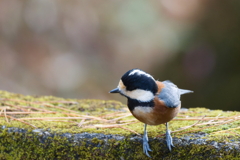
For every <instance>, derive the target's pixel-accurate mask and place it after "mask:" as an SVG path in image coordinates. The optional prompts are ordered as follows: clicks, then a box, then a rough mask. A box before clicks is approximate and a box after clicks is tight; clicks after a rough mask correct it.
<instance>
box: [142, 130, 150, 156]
mask: <svg viewBox="0 0 240 160" xmlns="http://www.w3.org/2000/svg"><path fill="white" fill-rule="evenodd" d="M148 151H152V150H151V149H150V147H149V144H148V137H147V135H144V136H143V152H144V153H145V154H146V155H147V156H148V157H150V158H151V156H150V155H149V154H148Z"/></svg>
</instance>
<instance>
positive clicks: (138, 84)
mask: <svg viewBox="0 0 240 160" xmlns="http://www.w3.org/2000/svg"><path fill="white" fill-rule="evenodd" d="M121 80H122V82H123V84H124V85H125V86H126V89H127V90H128V91H133V90H135V89H142V90H146V91H151V92H152V93H153V94H155V93H156V92H157V90H158V88H157V84H156V82H155V80H154V78H153V77H152V76H151V75H150V74H148V73H146V72H144V71H142V70H140V69H131V70H129V71H127V72H126V73H125V74H124V75H123V76H122V78H121Z"/></svg>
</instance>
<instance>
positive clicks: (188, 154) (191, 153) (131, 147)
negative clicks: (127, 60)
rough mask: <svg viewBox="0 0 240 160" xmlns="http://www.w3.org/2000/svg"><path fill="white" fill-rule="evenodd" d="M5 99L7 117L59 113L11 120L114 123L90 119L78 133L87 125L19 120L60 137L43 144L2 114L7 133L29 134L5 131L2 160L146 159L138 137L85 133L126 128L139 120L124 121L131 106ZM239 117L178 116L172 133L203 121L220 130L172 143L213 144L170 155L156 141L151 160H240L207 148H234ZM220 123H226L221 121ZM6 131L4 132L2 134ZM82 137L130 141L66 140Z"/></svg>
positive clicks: (200, 111)
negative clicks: (213, 143)
mask: <svg viewBox="0 0 240 160" xmlns="http://www.w3.org/2000/svg"><path fill="white" fill-rule="evenodd" d="M0 97H1V103H0V107H6V106H8V107H10V109H8V110H7V111H8V112H22V111H25V112H27V111H32V112H33V111H34V112H36V111H52V112H55V113H51V114H50V113H48V114H43V113H39V114H17V115H11V114H8V116H12V117H14V118H16V119H19V118H36V117H38V118H46V117H48V118H49V117H81V116H95V117H99V118H103V119H106V120H109V122H108V123H106V122H105V123H103V121H101V120H97V119H96V120H89V119H88V118H86V119H85V121H84V122H86V123H83V124H82V127H78V123H81V121H82V119H65V120H64V121H59V120H55V121H53V120H51V121H50V120H48V121H46V120H24V119H20V120H22V121H24V122H27V123H29V124H31V125H33V126H36V127H37V128H38V129H43V130H47V131H48V132H49V133H51V134H54V135H55V136H53V137H47V138H46V139H44V136H43V135H41V134H38V133H35V132H33V130H34V129H35V128H33V127H32V126H30V125H29V124H26V123H23V122H20V121H17V120H14V119H12V118H8V120H9V122H7V121H6V119H5V117H4V116H3V114H1V115H2V117H0V124H1V126H5V128H11V127H16V128H23V129H25V130H26V133H17V132H8V131H7V129H0V159H53V158H56V159H80V158H81V159H92V157H94V159H132V158H133V157H134V158H135V159H147V157H146V156H145V155H144V154H143V153H142V144H141V142H140V141H133V140H131V137H132V136H134V135H135V133H132V132H130V131H129V130H125V129H123V128H116V127H111V128H101V127H98V128H97V127H92V128H86V126H87V127H91V126H94V125H117V124H121V123H122V122H120V121H126V122H127V121H131V120H135V119H134V117H133V116H128V117H124V114H128V113H129V111H128V109H127V107H126V105H124V104H122V103H120V102H117V101H104V100H94V99H85V100H77V99H63V98H58V97H53V96H43V97H37V96H24V95H20V94H14V93H9V92H5V91H0ZM0 109H1V108H0ZM34 109H35V110H34ZM71 114H72V115H71ZM106 115H111V116H106ZM237 115H240V113H239V112H234V111H232V112H223V111H221V110H209V109H206V108H191V109H189V110H187V111H185V112H181V113H179V116H178V117H176V118H175V119H174V120H173V121H171V122H170V130H172V131H177V130H179V129H180V128H183V127H186V126H191V125H193V124H194V123H196V122H197V121H198V120H199V119H202V118H203V117H204V116H205V119H203V120H202V121H201V122H199V123H198V124H200V123H210V122H219V123H216V124H215V125H214V123H212V124H208V125H195V126H192V127H189V128H188V129H185V130H182V131H179V132H173V133H172V136H173V137H178V138H182V137H183V136H186V135H191V134H193V133H198V132H204V133H208V134H207V135H206V136H205V137H202V138H205V139H206V140H208V141H207V144H205V145H196V144H191V145H189V146H188V147H187V148H186V146H181V145H176V147H175V148H174V149H173V151H172V152H169V151H168V150H167V148H166V145H165V143H164V140H163V141H161V143H159V139H152V140H151V141H150V146H151V149H152V150H153V152H152V153H150V154H151V155H152V159H159V157H161V158H164V159H181V158H182V157H184V158H182V159H234V158H235V157H238V156H240V155H239V152H237V151H236V150H234V149H233V150H231V151H226V150H224V149H221V150H220V151H218V150H217V149H216V148H214V147H212V146H211V145H209V144H208V143H210V142H211V141H216V142H231V141H235V140H238V137H239V135H240V129H239V128H238V126H239V125H240V121H239V120H238V119H234V117H233V116H237ZM121 116H123V118H121V119H119V120H117V121H111V120H112V119H115V118H118V117H121ZM231 117H233V118H232V119H233V120H232V121H231V122H230V123H225V124H221V123H220V121H225V122H227V120H228V119H227V118H231ZM184 118H185V120H184ZM186 118H195V119H196V120H187V119H186ZM207 118H212V120H207ZM213 118H215V119H213ZM218 118H222V119H221V120H219V119H218ZM224 118H225V119H224ZM217 124H219V125H217ZM1 126H0V128H2V127H1ZM123 127H125V128H127V129H130V130H133V131H135V132H137V133H139V134H142V133H143V124H142V123H140V122H139V123H133V124H128V125H124V126H123ZM83 132H88V133H103V134H105V135H108V134H113V135H116V134H117V135H122V136H125V139H124V140H121V141H119V140H116V139H108V140H107V141H106V140H102V139H98V138H93V139H90V141H89V139H82V140H81V142H80V143H79V144H76V143H75V142H74V143H73V141H74V140H73V139H71V138H70V139H67V138H63V137H62V136H61V134H63V133H70V134H76V133H83ZM164 134H165V126H164V125H158V126H148V135H149V138H154V137H158V136H160V137H161V138H165V136H164ZM42 139H44V143H43V142H41V141H43V140H42ZM193 139H194V138H193ZM69 142H70V143H69ZM179 157H180V158H179ZM196 157H197V158H196Z"/></svg>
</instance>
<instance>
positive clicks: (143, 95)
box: [123, 89, 154, 102]
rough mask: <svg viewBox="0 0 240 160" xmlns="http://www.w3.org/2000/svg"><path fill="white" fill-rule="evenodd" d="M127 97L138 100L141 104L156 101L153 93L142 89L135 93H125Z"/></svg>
mask: <svg viewBox="0 0 240 160" xmlns="http://www.w3.org/2000/svg"><path fill="white" fill-rule="evenodd" d="M123 94H125V95H126V96H127V97H129V98H131V99H136V100H138V101H141V102H149V101H151V100H153V99H154V95H153V93H152V92H151V91H145V90H142V89H136V90H133V91H126V90H125V91H123Z"/></svg>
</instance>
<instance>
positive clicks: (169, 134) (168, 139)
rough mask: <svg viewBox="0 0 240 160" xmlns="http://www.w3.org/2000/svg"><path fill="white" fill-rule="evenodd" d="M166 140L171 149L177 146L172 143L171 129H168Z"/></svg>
mask: <svg viewBox="0 0 240 160" xmlns="http://www.w3.org/2000/svg"><path fill="white" fill-rule="evenodd" d="M166 142H167V146H168V149H169V151H171V150H172V147H175V146H174V145H173V143H172V136H171V131H169V130H167V131H166Z"/></svg>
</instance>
